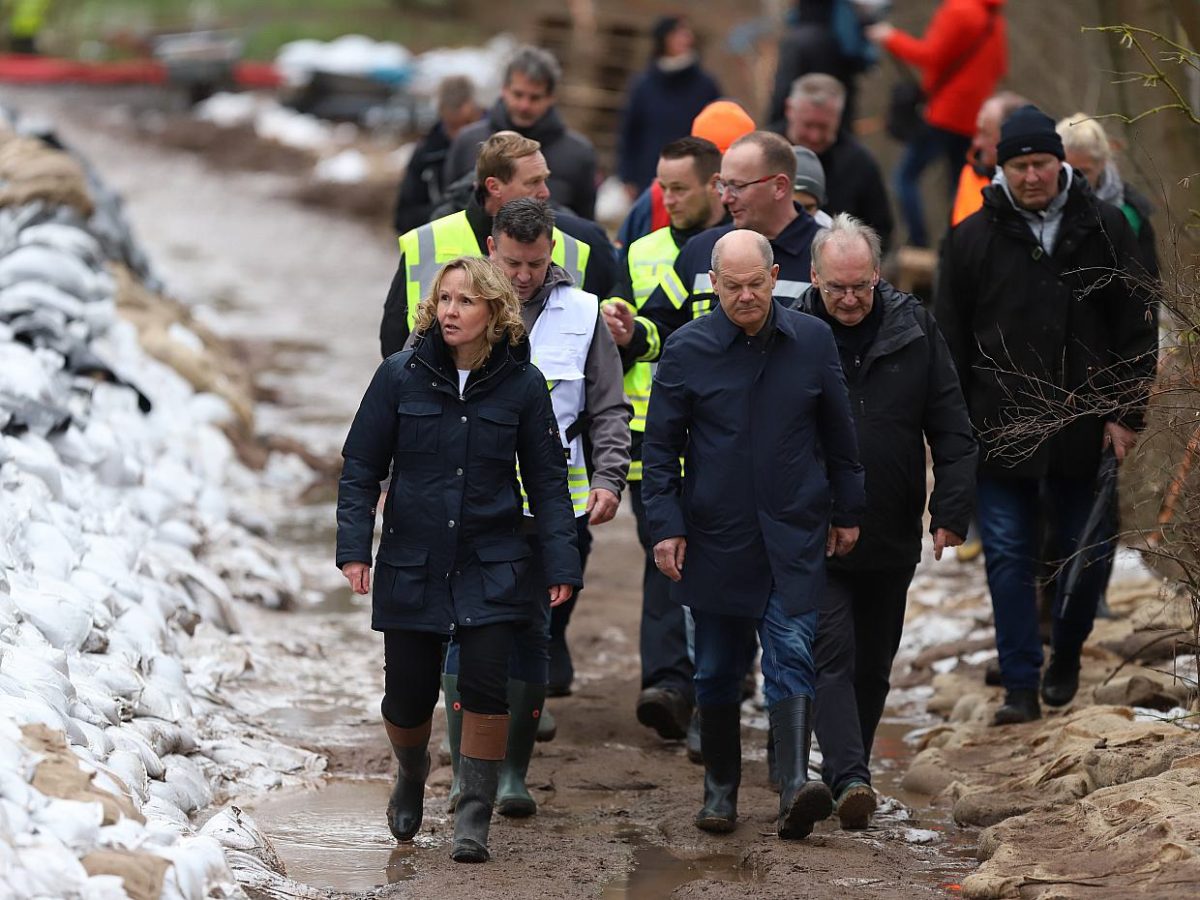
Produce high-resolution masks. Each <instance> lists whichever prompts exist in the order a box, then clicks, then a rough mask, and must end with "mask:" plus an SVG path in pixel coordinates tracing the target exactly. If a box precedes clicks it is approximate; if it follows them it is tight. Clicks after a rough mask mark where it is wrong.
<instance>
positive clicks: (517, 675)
mask: <svg viewBox="0 0 1200 900" xmlns="http://www.w3.org/2000/svg"><path fill="white" fill-rule="evenodd" d="M575 527H576V529H577V535H578V540H579V561H580V564H581V565H584V566H586V565H587V557H588V551H589V550H590V549H591V546H592V533H591V532H590V531H589V530H588V526H587V516H579V517H578V518H577V519H576V520H575ZM529 547H530V550H531V551H532V553H531V555H530V559H529V572H528V574H527V575H526V576H525V590H527V591H528V592H529V619H528V621H525V622H516V623H514V631H513V647H512V660H511V663H510V665H509V670H508V673H509V677H511V678H514V679H516V680H517V681H524V682H527V683H529V684H546V683H547V682H548V681H549V680H550V638H551V635H552V634H553V628H554V619H553V616H552V614H553V613H556V612H558V610H560V609H562V608H563V606H568V605H569V606H574V603H575V598H576V597H578V596H579V592H578V591H576V592H575V594H574V596H572V597H571V599H570V600H568V601H567V602H566V603H564V604H563V605H562V606H557V607H555V608H554V609H551V608H550V595H549V593H547V591H546V578H545V576H544V575H543V574H542V573H543V572H544V571H545V566H544V565H543V563H542V542H541V540H540V539H539V538H538V536H537V535H536V534H535V535H532V536H530V538H529ZM563 629H564V630H565V629H566V625H565V624H564V625H563ZM446 674H447V675H457V674H459V647H458V640H457V638H456V639H455V640H454V641H453V642H452V643H451V644H450V647H449V649H448V650H447V652H446ZM460 689H461V688H460Z"/></svg>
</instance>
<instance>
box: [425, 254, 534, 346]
mask: <svg viewBox="0 0 1200 900" xmlns="http://www.w3.org/2000/svg"><path fill="white" fill-rule="evenodd" d="M455 269H461V270H462V272H463V274H464V275H466V279H467V284H466V288H465V290H464V291H463V293H465V294H467V295H468V296H470V297H473V298H475V299H476V300H486V301H487V304H488V309H489V316H488V324H487V329H486V330H485V331H484V333H483V334H484V337H485V338H486V339H487V340H486V342H485V343H483V344H481V345H480V346H479V347H477V348H476V349H475V352H474V353H473V354H469V355H468V359H467V360H466V362H467V366H466V367H467V368H468V369H478V368H479V367H480V366H482V365H483V364H484V363H485V362H487V360H488V357H489V356H490V355H491V353H492V347H493V346H494V345H495V344H496V342H497V341H499V340H500V339H501V338H502V337H504V335H506V334H507V335H508V340H509V342H510V343H513V344H515V343H517V342H518V341H520V340H521V339H522V338H524V337H525V325H524V324H523V323H522V322H521V301H520V299H519V298H518V297H517V292H516V291H514V290H513V286H512V283H511V282H509V280H508V276H507V275H505V274H504V273H503V272H501V271H500V269H499V268H497V267H496V264H495V263H493V262H492V261H491V260H488V259H483V258H481V257H478V256H460V257H458V258H457V259H452V260H450V262H448V263H446V264H445V265H444V266H442V268H441V271H440V272H438V273H437V277H436V278H434V279H433V286H432V287H431V288H430V289H429V293H428V294H427V295H426V296H425V299H423V300H422V301H421V305H420V306H418V307H417V318H416V323H415V324H414V326H413V331H415V332H416V333H418V334H424V333H426V332H427V331H429V329H430V328H432V327H433V324H434V323H435V322H436V321H437V308H438V297H439V296H440V295H441V292H442V280H443V279H444V278H445V277H446V273H447V272H453V271H454V270H455Z"/></svg>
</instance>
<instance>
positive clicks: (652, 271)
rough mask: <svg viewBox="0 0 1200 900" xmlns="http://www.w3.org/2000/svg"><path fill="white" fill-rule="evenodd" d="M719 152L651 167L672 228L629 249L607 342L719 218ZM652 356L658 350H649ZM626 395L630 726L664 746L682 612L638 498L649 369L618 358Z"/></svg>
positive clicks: (685, 684) (682, 152)
mask: <svg viewBox="0 0 1200 900" xmlns="http://www.w3.org/2000/svg"><path fill="white" fill-rule="evenodd" d="M720 170H721V151H720V150H718V149H717V147H716V145H715V144H713V143H712V142H711V141H706V140H704V139H703V138H695V137H685V138H680V139H679V140H677V141H672V142H671V143H670V144H667V146H665V147H663V149H662V154H661V156H660V157H659V160H658V183H659V184H660V185H661V186H662V192H663V201H664V203H665V204H666V207H667V211H668V213H669V214H670V217H671V224H670V225H669V226H667V227H666V228H660V229H658V230H657V231H654V232H652V233H651V234H648V235H646V236H645V237H643V238H639V239H638V240H636V241H634V242H633V244H632V246H630V247H629V250H628V251H627V253H626V254H625V263H626V264H625V266H624V268H623V270H622V272H621V278H620V279H619V281H618V286H617V290H616V291H615V292H614V295H613V297H612V298H610V300H611V302H609V303H606V304H604V319H605V322H606V323H607V324H608V328H609V331H610V332H611V333H612V334H613V336H614V339H615V338H616V336H617V335H621V336H624V335H626V334H627V333H628V332H629V331H630V329H631V328H632V326H633V319H634V317H635V316H636V315H637V313H638V311H639V310H640V309H641V307H642V304H644V303H645V302H646V299H647V298H648V297H649V296H650V294H651V293H652V292H653V290H654V288H656V287H657V286H658V284H659V282H660V281H661V280H662V278H663V276H664V275H665V274H666V273H667V272H669V271H670V270H671V267H672V266H673V265H674V263H675V258H676V257H677V256H678V255H679V251H680V249H681V248H682V247H683V246H684V245H685V244H686V243H687V242H688V241H689V240H691V239H692V238H693V237H695V236H696V235H697V234H699V233H700V232H702V231H704V230H705V229H707V228H711V227H712V226H714V225H717V224H719V223H720V222H721V221H723V220H724V218H725V207H724V206H723V205H722V203H721V195H720V194H719V193H718V192H717V188H716V182H717V177H718V175H719V174H720ZM654 352H655V355H657V348H654ZM622 361H623V362H624V364H625V394H626V396H628V397H629V399H630V402H632V403H633V419H632V420H631V421H630V423H629V427H630V431H631V432H632V434H631V438H632V444H631V448H630V449H631V458H632V463H631V465H630V468H629V497H630V500H631V502H632V504H633V514H634V517H635V518H636V520H637V533H638V541H639V542H640V543H641V545H642V549H643V550H644V551H645V554H646V560H645V566H644V568H643V572H642V618H641V629H640V637H639V650H640V656H641V663H642V681H641V685H642V689H641V692H640V693H639V694H638V700H637V718H638V721H639V722H641V723H642V724H643V725H645V726H647V727H649V728H653V729H654V730H655V731H656V732H658V735H659V736H660V737H662V738H663V739H665V740H678V739H679V738H682V737H684V735H685V733H686V731H687V729H688V726H689V719H690V717H691V714H692V708H693V705H694V691H693V688H692V675H693V674H694V669H693V666H692V661H691V659H690V658H689V656H688V645H687V630H686V623H685V620H684V613H683V609H681V608H680V606H679V605H678V604H676V603H675V602H673V601H672V600H671V597H670V583H669V582H668V581H667V579H666V577H665V576H664V575H663V574H662V572H660V571H658V568H657V567H656V566H655V565H654V547H653V545H652V544H651V543H650V528H649V522H648V521H647V519H646V507H645V502H644V500H643V498H642V436H643V434H644V432H645V430H646V410H647V407H648V405H649V402H650V386H651V382H652V377H653V374H652V369H651V365H650V363H648V362H643V361H640V360H638V359H636V358H635V357H633V356H632V354H628V353H626V354H624V358H623V359H622Z"/></svg>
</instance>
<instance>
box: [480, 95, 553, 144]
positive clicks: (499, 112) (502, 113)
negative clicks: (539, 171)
mask: <svg viewBox="0 0 1200 900" xmlns="http://www.w3.org/2000/svg"><path fill="white" fill-rule="evenodd" d="M488 123H489V124H490V125H492V126H493V128H494V130H495V131H515V132H516V133H517V134H519V135H522V136H523V137H527V138H532V139H533V140H535V141H541V143H542V152H543V153H545V152H546V144H548V143H549V142H551V141H554V140H556V139H557V138H559V137H561V136H562V135H563V134H565V133H566V130H567V126H566V125H564V124H563V120H562V117H561V116H560V115H559V114H558V107H557V106H551V107H550V109H549V110H547V111H546V114H545V115H544V116H542V117H541V118H540V119H538V120H537V121H536V122H534V123H533V124H532V125H530V126H529V127H528V128H518V127H517V126H516V125H514V124H513V123H512V119H510V118H509V117H508V109H507V108H506V107H505V106H504V98H500V99H499V100H497V101H496V102H495V104H494V105H493V106H492V109H491V111H490V112H489V113H488Z"/></svg>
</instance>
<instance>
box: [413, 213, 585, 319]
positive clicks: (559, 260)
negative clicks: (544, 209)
mask: <svg viewBox="0 0 1200 900" xmlns="http://www.w3.org/2000/svg"><path fill="white" fill-rule="evenodd" d="M400 252H401V253H403V254H404V268H405V272H404V278H405V289H406V294H405V297H406V299H407V301H408V304H407V305H408V327H409V328H410V329H411V328H412V327H413V324H414V323H415V322H416V320H417V307H419V306H420V305H421V301H422V300H423V299H424V298H425V295H426V294H428V293H429V289H430V287H432V285H433V279H434V278H435V277H436V276H437V273H438V271H439V270H440V269H441V267H442V266H444V265H445V264H446V263H448V262H450V260H452V259H457V258H458V257H460V256H484V255H485V253H484V252H483V251H482V250H481V249H480V247H479V242H478V241H477V240H476V239H475V232H474V231H473V230H472V229H471V223H470V222H469V221H468V220H467V214H466V212H465V211H464V212H456V213H452V214H451V215H448V216H444V217H442V218H440V219H435V220H434V221H432V222H430V223H429V224H427V225H422V226H421V227H420V228H414V229H413V230H412V231H408V232H405V233H404V234H402V235H401V236H400ZM591 252H592V248H591V247H589V246H588V245H587V244H585V243H584V242H583V241H581V240H579V239H577V238H573V237H571V236H570V235H569V234H565V233H563V232H562V231H560V230H559V229H558V228H555V229H554V251H553V252H552V253H551V254H550V258H551V260H553V261H554V262H555V263H556V264H557V265H559V266H562V268H564V269H566V270H567V273H568V274H569V275H570V276H571V279H572V280H573V281H574V282H575V285H576V287H578V286H580V285H582V284H583V275H584V272H586V271H587V264H588V258H589V257H590V256H591Z"/></svg>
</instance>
